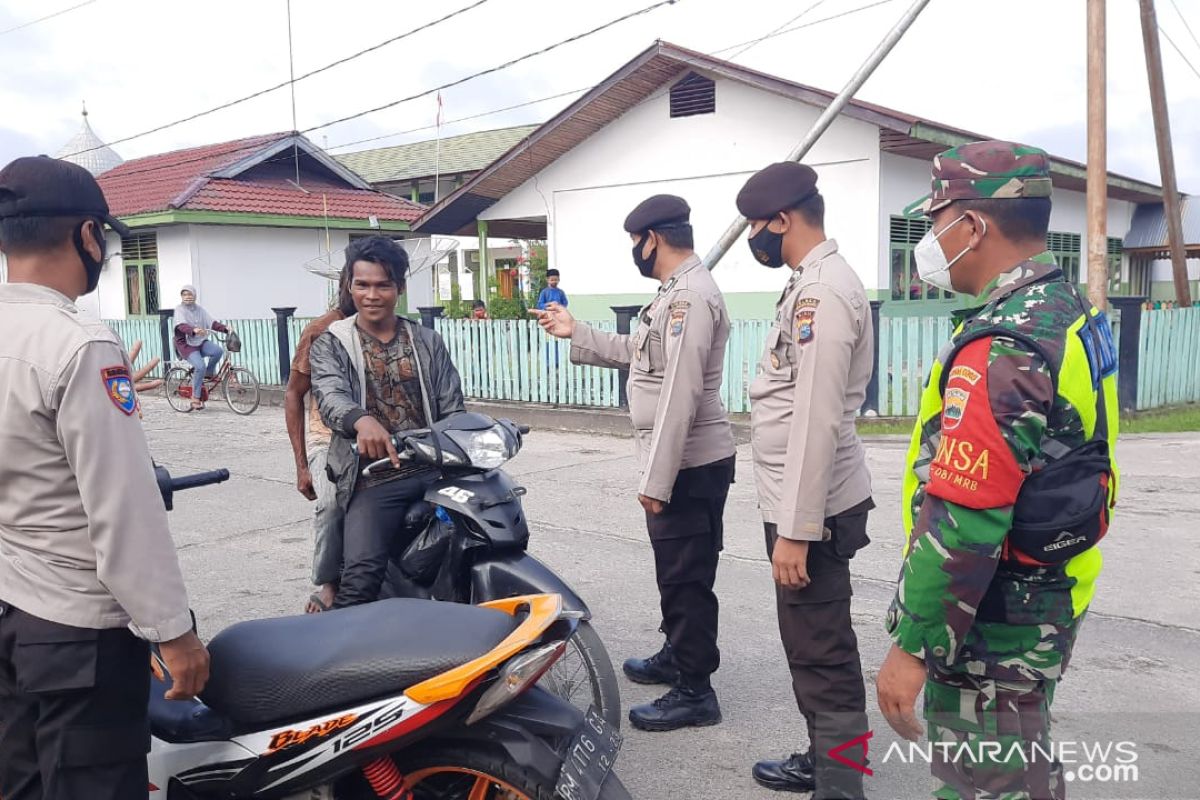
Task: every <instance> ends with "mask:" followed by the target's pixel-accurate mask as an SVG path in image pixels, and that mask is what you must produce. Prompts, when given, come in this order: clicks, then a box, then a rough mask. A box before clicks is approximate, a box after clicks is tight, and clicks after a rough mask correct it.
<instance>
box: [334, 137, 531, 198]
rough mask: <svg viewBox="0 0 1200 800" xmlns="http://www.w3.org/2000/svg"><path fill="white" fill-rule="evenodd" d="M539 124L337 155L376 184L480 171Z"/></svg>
mask: <svg viewBox="0 0 1200 800" xmlns="http://www.w3.org/2000/svg"><path fill="white" fill-rule="evenodd" d="M537 128H538V126H537V125H517V126H515V127H512V128H498V129H496V130H491V131H478V132H476V133H464V134H462V135H461V136H448V137H446V138H444V139H442V141H441V145H440V151H441V152H440V155H439V145H438V141H437V140H436V139H430V140H428V141H424V142H412V143H411V144H401V145H396V146H395V147H380V148H378V149H376V150H361V151H359V152H357V153H342V154H341V155H337V156H334V158H336V159H337V160H338V161H340V162H342V163H343V164H345V165H346V166H347V167H349V168H350V169H352V170H354V171H355V172H357V173H358V174H359V175H361V176H362V177H364V178H366V179H367V181H369V182H370V183H374V184H379V183H392V182H394V181H406V180H412V179H414V178H427V177H430V176H432V175H434V174H442V175H454V174H456V173H461V172H478V171H479V170H481V169H483V168H484V167H486V166H487V165H488V164H491V163H492V162H493V161H495V160H496V158H497V157H498V156H500V155H502V154H503V153H504V152H505V151H507V150H508V149H509V148H511V147H512V146H513V145H515V144H517V143H518V142H520V141H521V140H522V139H524V138H525V137H526V136H528V135H529V134H531V133H533V132H534V131H535V130H537Z"/></svg>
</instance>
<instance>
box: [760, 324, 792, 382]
mask: <svg viewBox="0 0 1200 800" xmlns="http://www.w3.org/2000/svg"><path fill="white" fill-rule="evenodd" d="M762 371H763V375H764V376H765V377H766V378H767V379H768V380H777V381H790V380H791V379H792V360H791V346H790V343H789V342H788V339H787V337H786V336H784V335H783V331H781V330H780V329H779V326H778V325H776V326H775V327H773V328H771V332H770V333H768V334H767V348H766V353H765V354H764V356H763V360H762Z"/></svg>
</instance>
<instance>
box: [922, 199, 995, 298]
mask: <svg viewBox="0 0 1200 800" xmlns="http://www.w3.org/2000/svg"><path fill="white" fill-rule="evenodd" d="M966 216H967V215H966V214H961V215H960V216H959V217H958V219H956V220H954V221H953V222H951V223H950V224H949V225H947V226H946V227H944V228H942V229H941V230H940V231H938V232H937V234H936V235H935V234H934V232H933V228H930V229H929V230H927V231H925V235H924V236H922V237H921V241H919V242H917V246H916V247H914V248H913V258H915V259H916V260H917V277H919V278H920V279H921V280H923V281H925V282H926V283H928V284H929V285H930V286H936V287H937V288H939V289H944V290H945V291H947V292H953V291H957V290H956V289H955V288H954V282H953V281H951V280H950V268H951V267H952V266H954V265H955V264H956V263H958V260H959V259H960V258H962V257H963V256H965V255H966V254H967V251H969V250H970V249H971V247H970V245H968V246H967V247H964V248H963V251H962V252H961V253H959V254H958V255H956V256H955V257H954V258H952V259H950V260H948V261H947V260H946V252H945V251H944V250H942V246H941V245H940V244H938V239H940V238H941V236H942V234H944V233H945V232H946V231H948V230H950V229H951V228H953V227H954V226H955V225H957V224H958V223H960V222H962V221H963V220H964V219H965V218H966ZM980 220H981V221H982V222H983V234H982V235H985V236H986V235H987V220H986V219H983V218H982V217H980Z"/></svg>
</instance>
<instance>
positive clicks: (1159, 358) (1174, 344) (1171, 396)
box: [1137, 306, 1200, 411]
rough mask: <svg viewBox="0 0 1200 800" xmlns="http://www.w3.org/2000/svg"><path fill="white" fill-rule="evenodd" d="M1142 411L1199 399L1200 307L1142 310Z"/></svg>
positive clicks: (1139, 399)
mask: <svg viewBox="0 0 1200 800" xmlns="http://www.w3.org/2000/svg"><path fill="white" fill-rule="evenodd" d="M1137 398H1138V401H1137V407H1138V410H1139V411H1144V410H1148V409H1152V408H1162V407H1163V406H1172V405H1179V404H1181V403H1195V402H1200V307H1195V306H1193V307H1192V308H1158V309H1153V310H1150V309H1146V310H1143V311H1142V332H1141V339H1140V341H1139V342H1138V392H1137Z"/></svg>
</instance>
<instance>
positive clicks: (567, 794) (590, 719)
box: [555, 708, 621, 800]
mask: <svg viewBox="0 0 1200 800" xmlns="http://www.w3.org/2000/svg"><path fill="white" fill-rule="evenodd" d="M620 749H621V734H620V733H618V732H617V731H615V730H613V729H612V726H611V725H609V724H608V723H607V722H606V721H605V720H604V717H602V716H600V715H599V714H597V713H596V709H594V708H589V709H588V712H587V714H586V715H585V717H584V720H583V726H582V727H580V729H579V732H578V733H576V734H575V739H574V740H573V741H572V742H571V747H570V748H569V749H568V750H567V754H566V758H565V760H564V761H563V766H562V772H560V773H559V776H558V786H557V787H555V788H556V791H557V792H558V795H559V796H560V797H562V798H563V800H596V798H597V797H599V796H600V787H601V786H603V785H604V779H605V778H607V777H608V773H609V771H610V770H611V769H612V766H613V762H615V761H616V760H617V751H618V750H620Z"/></svg>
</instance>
